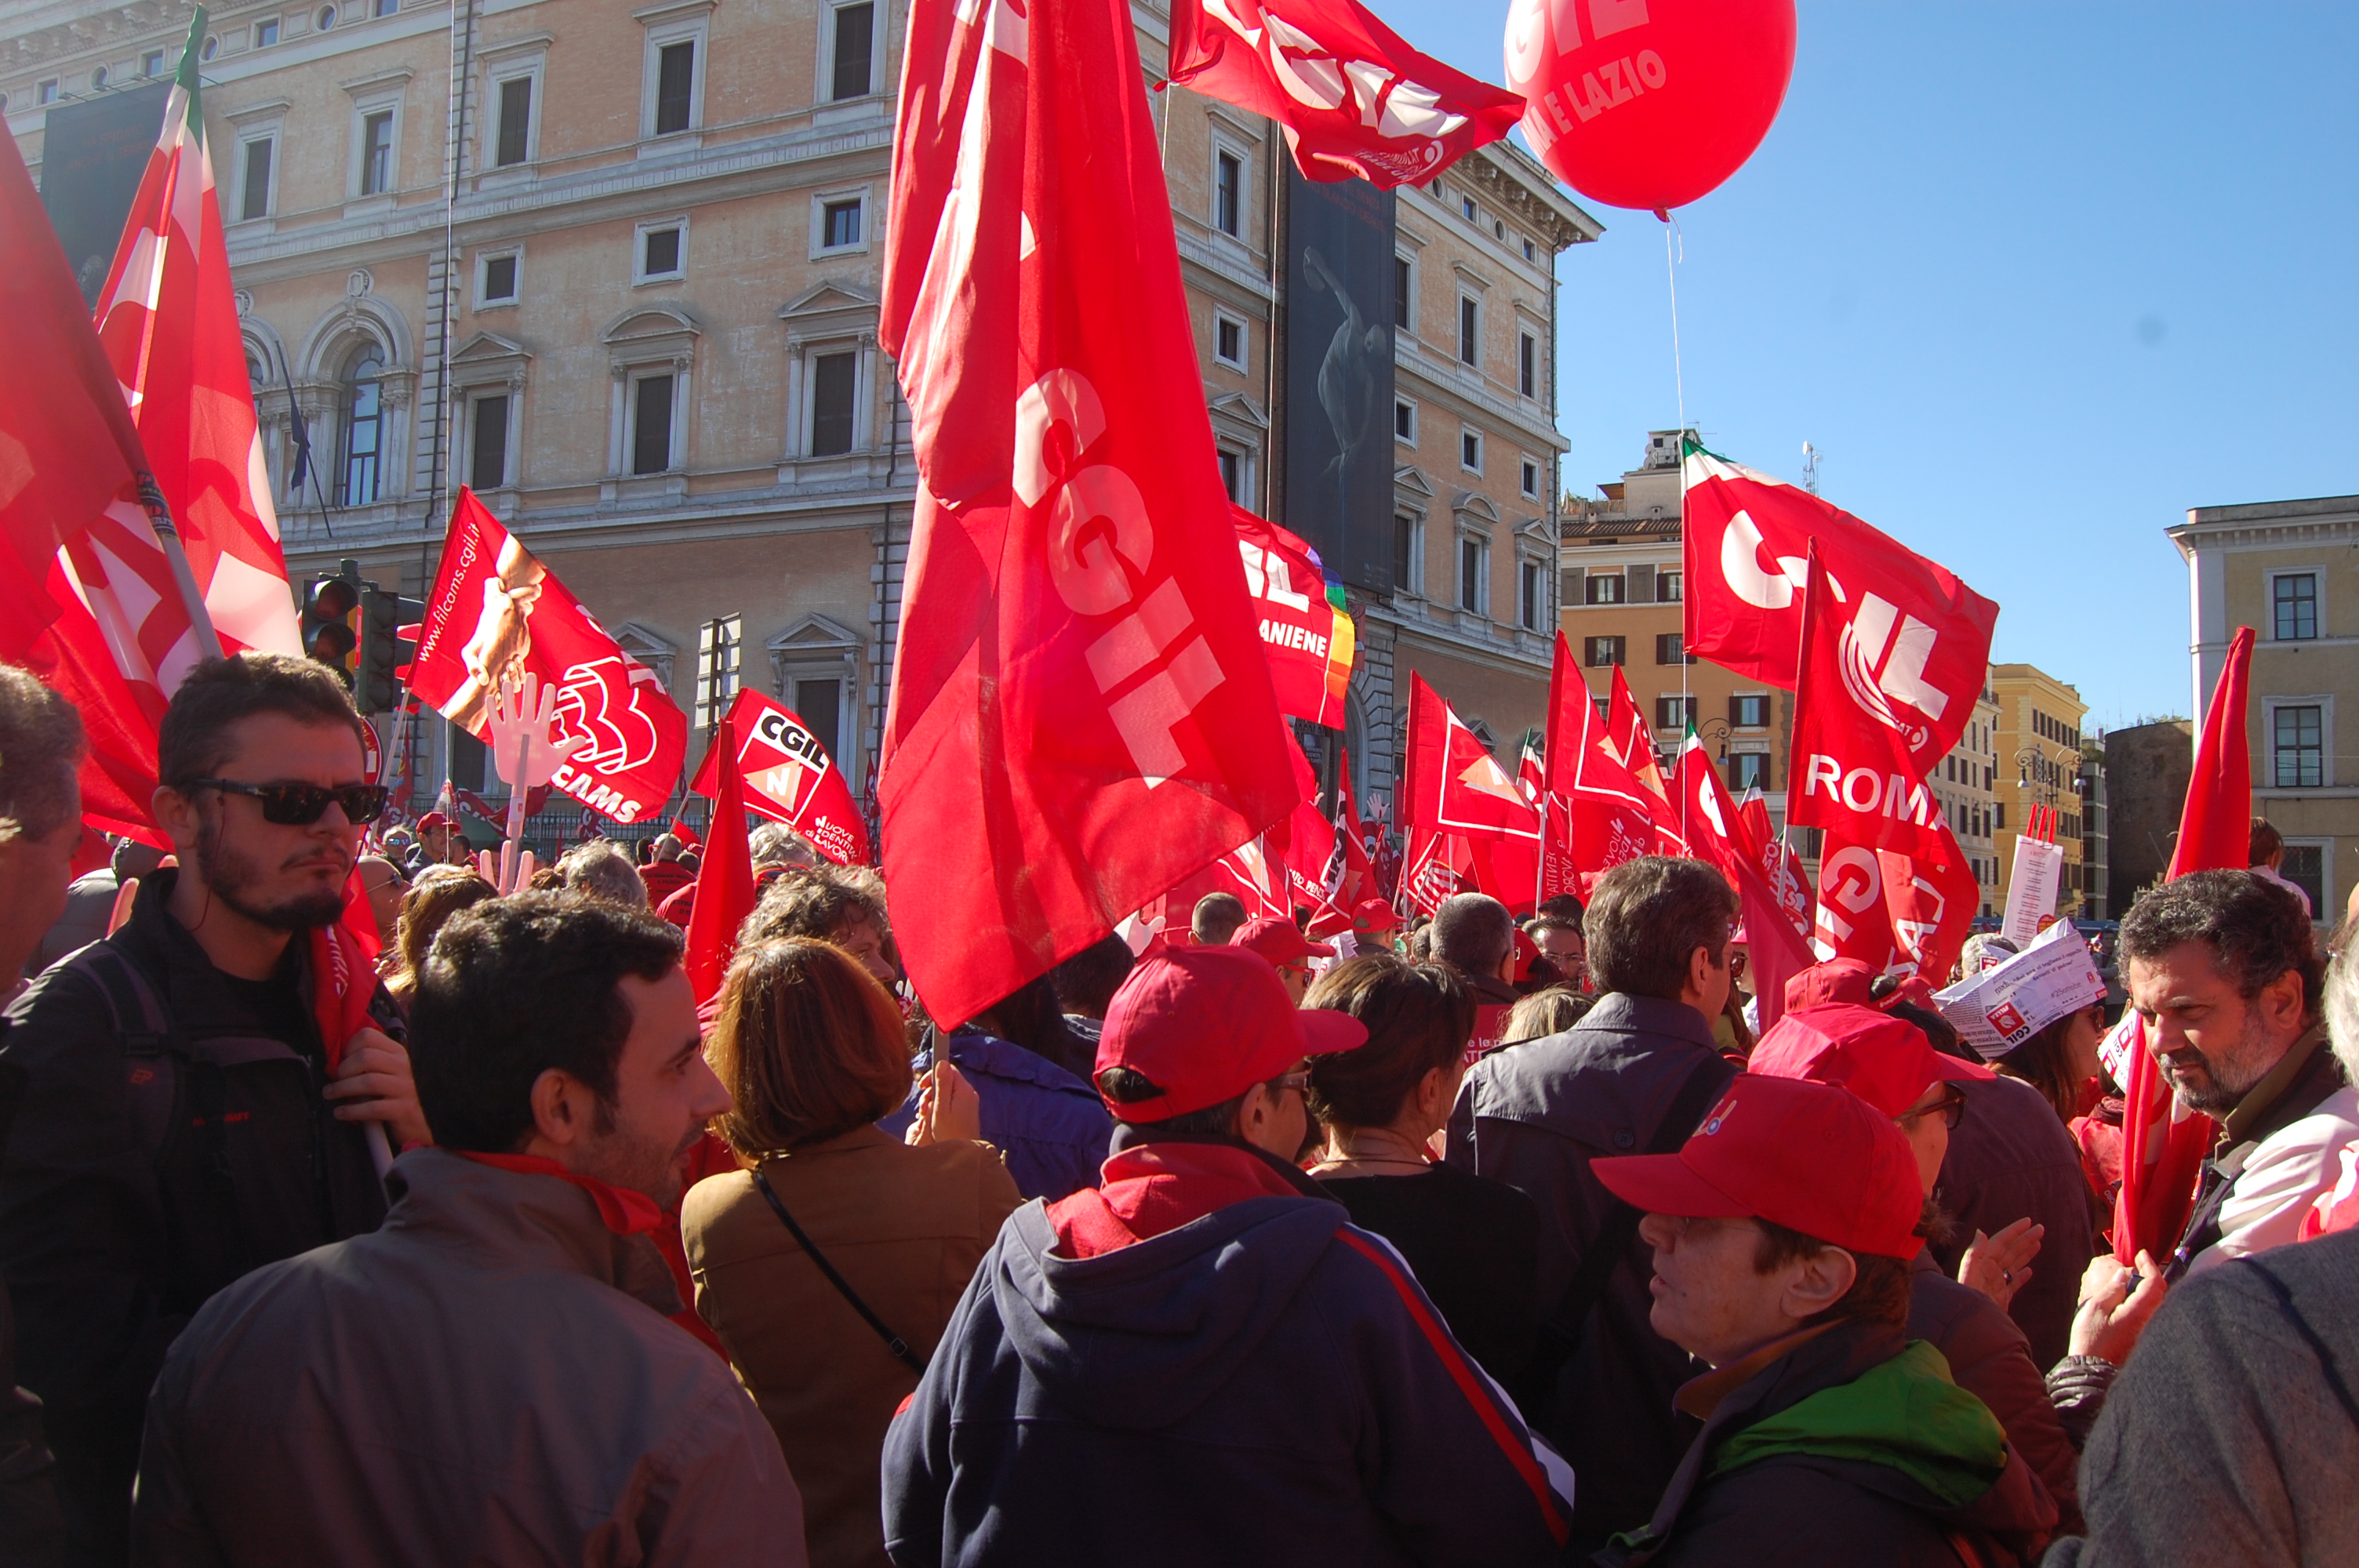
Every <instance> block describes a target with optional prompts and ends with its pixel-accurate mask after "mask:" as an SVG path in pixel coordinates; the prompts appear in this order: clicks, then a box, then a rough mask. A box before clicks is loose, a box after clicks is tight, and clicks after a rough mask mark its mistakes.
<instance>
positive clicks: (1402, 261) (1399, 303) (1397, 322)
mask: <svg viewBox="0 0 2359 1568" xmlns="http://www.w3.org/2000/svg"><path fill="white" fill-rule="evenodd" d="M1393 325H1394V326H1396V327H1398V328H1399V329H1400V330H1402V331H1404V332H1406V331H1408V330H1410V323H1409V268H1408V257H1407V256H1395V257H1393Z"/></svg>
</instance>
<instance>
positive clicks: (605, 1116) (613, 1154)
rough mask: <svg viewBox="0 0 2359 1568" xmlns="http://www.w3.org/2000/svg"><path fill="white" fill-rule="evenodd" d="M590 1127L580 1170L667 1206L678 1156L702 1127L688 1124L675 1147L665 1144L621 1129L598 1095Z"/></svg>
mask: <svg viewBox="0 0 2359 1568" xmlns="http://www.w3.org/2000/svg"><path fill="white" fill-rule="evenodd" d="M590 1130H591V1139H590V1141H589V1142H588V1143H587V1144H585V1145H584V1146H583V1148H582V1162H581V1164H580V1165H578V1166H577V1167H575V1168H576V1170H578V1171H579V1172H580V1173H581V1174H582V1175H585V1176H590V1177H592V1178H594V1179H596V1180H598V1181H601V1182H603V1183H605V1184H607V1185H608V1186H610V1187H621V1188H623V1189H625V1191H628V1192H635V1193H641V1194H644V1195H647V1196H648V1197H650V1198H653V1199H654V1200H655V1201H656V1202H657V1203H658V1205H660V1206H663V1207H664V1208H667V1209H669V1208H670V1207H672V1206H674V1205H676V1204H678V1203H679V1195H680V1190H681V1183H680V1170H679V1162H680V1158H681V1156H683V1155H685V1154H686V1153H687V1152H689V1150H690V1149H691V1148H693V1147H694V1146H695V1144H696V1140H697V1137H698V1135H699V1134H701V1132H702V1131H703V1129H702V1128H690V1130H689V1133H688V1136H687V1138H686V1139H685V1140H683V1141H681V1142H680V1143H679V1145H678V1146H677V1147H670V1146H667V1145H665V1144H663V1143H661V1142H658V1141H656V1140H655V1139H651V1138H648V1137H647V1136H645V1135H644V1134H641V1133H638V1132H636V1131H632V1130H626V1129H625V1128H624V1127H623V1126H622V1124H621V1123H620V1122H619V1121H618V1120H617V1119H615V1116H614V1106H613V1104H612V1103H610V1102H609V1101H607V1100H606V1099H605V1098H603V1097H602V1098H600V1099H599V1101H598V1108H597V1110H596V1111H595V1113H594V1114H593V1115H592V1119H591V1123H590Z"/></svg>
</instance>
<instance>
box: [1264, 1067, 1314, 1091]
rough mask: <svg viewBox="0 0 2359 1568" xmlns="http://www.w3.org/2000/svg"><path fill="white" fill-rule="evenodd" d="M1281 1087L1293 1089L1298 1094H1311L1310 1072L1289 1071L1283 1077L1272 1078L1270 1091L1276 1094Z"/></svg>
mask: <svg viewBox="0 0 2359 1568" xmlns="http://www.w3.org/2000/svg"><path fill="white" fill-rule="evenodd" d="M1280 1089H1292V1090H1294V1091H1295V1092H1296V1093H1297V1094H1305V1095H1307V1094H1309V1093H1310V1073H1309V1072H1307V1071H1306V1072H1300V1073H1288V1074H1287V1075H1286V1076H1284V1077H1282V1078H1272V1079H1270V1081H1269V1091H1270V1093H1272V1094H1276V1093H1277V1092H1278V1091H1279V1090H1280Z"/></svg>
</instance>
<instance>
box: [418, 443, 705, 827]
mask: <svg viewBox="0 0 2359 1568" xmlns="http://www.w3.org/2000/svg"><path fill="white" fill-rule="evenodd" d="M527 672H530V673H531V674H533V675H536V676H539V677H540V680H541V683H542V684H543V685H544V686H553V687H557V688H558V698H557V722H558V738H559V739H560V740H562V739H564V738H565V737H567V736H570V735H571V736H580V737H581V738H582V741H583V742H584V743H583V745H582V749H581V750H580V751H577V752H574V753H573V754H572V755H571V756H570V757H568V758H567V759H566V761H565V762H564V764H563V765H562V766H560V768H559V769H558V770H557V773H556V775H555V776H554V777H553V778H551V779H550V781H549V782H550V784H553V785H555V786H556V787H557V788H558V789H559V790H561V791H562V792H564V793H565V794H566V795H571V796H572V797H573V798H574V799H575V800H577V801H580V802H581V803H582V805H583V806H588V807H589V808H590V809H591V810H592V811H596V812H600V813H603V815H605V816H611V817H613V818H614V820H615V821H617V822H637V821H640V820H642V819H643V818H646V817H649V816H653V815H654V814H655V813H657V812H658V811H661V810H662V809H663V806H664V803H665V802H666V801H668V800H669V799H670V798H671V795H672V790H673V788H674V786H675V785H677V784H679V767H680V763H681V762H682V761H684V760H685V759H686V756H687V753H688V717H687V715H685V714H683V713H682V712H680V710H679V705H678V704H676V703H674V702H673V701H672V699H671V697H670V696H669V694H668V693H667V692H666V691H665V690H664V688H663V683H662V682H661V681H659V680H658V679H657V678H656V673H655V672H654V671H653V670H651V669H649V668H647V666H646V665H643V664H641V663H639V662H638V660H636V659H635V658H633V657H631V655H630V654H626V653H625V652H624V651H623V647H622V644H621V643H617V642H615V641H614V638H612V637H610V636H608V635H607V634H606V629H605V628H604V627H603V626H601V625H599V624H598V622H597V621H596V620H595V619H593V618H592V615H591V614H590V612H589V611H587V610H584V609H583V608H582V601H581V600H577V599H575V598H574V597H573V595H572V594H571V593H570V592H568V591H567V590H566V587H565V585H564V584H563V583H561V582H560V581H558V579H557V577H556V574H555V573H553V572H551V571H550V570H549V568H547V567H545V566H543V565H542V564H541V563H540V561H539V560H538V558H537V557H535V556H534V555H533V553H532V552H531V551H529V550H527V549H526V548H525V547H524V546H523V545H521V544H519V543H517V542H516V539H514V538H512V537H511V536H510V535H509V534H508V531H507V530H506V529H505V528H503V527H501V526H500V524H499V520H498V519H497V518H495V517H494V516H493V515H492V514H490V513H489V512H487V511H485V510H484V505H483V503H481V502H479V501H477V500H476V499H475V496H474V492H473V491H470V490H465V489H462V490H461V491H460V492H459V505H458V508H457V510H456V511H455V512H453V513H452V514H451V532H450V535H448V536H447V537H446V538H445V539H444V540H443V543H442V568H441V570H440V572H439V573H438V574H437V575H436V577H435V579H434V592H433V594H432V595H431V596H430V597H429V598H428V600H427V601H426V619H425V620H424V621H423V622H420V623H419V634H418V656H417V658H416V659H415V660H413V661H412V662H411V665H410V667H409V688H410V690H411V691H412V692H414V693H415V694H416V695H417V696H418V697H420V698H422V699H423V700H425V701H426V702H428V703H430V704H431V705H433V707H434V708H435V709H436V710H437V711H439V712H440V714H441V715H442V717H444V718H445V719H449V720H451V722H452V723H453V724H456V725H458V726H459V727H460V728H461V729H462V730H467V731H468V732H469V733H471V734H473V735H475V736H476V737H478V738H482V737H484V736H487V735H489V734H490V732H491V720H490V717H489V713H490V703H491V693H492V688H493V687H495V686H497V685H498V684H499V682H500V681H501V680H502V679H504V678H506V679H519V680H520V679H521V678H522V677H523V676H525V674H526V673H527Z"/></svg>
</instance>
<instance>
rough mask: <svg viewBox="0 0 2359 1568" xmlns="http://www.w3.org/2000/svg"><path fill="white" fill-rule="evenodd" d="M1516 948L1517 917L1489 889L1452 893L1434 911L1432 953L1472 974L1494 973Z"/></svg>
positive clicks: (1444, 961) (1446, 962)
mask: <svg viewBox="0 0 2359 1568" xmlns="http://www.w3.org/2000/svg"><path fill="white" fill-rule="evenodd" d="M1515 950H1516V917H1515V916H1514V915H1512V914H1508V913H1507V906H1506V904H1504V903H1500V902H1499V901H1498V900H1497V899H1495V898H1493V897H1492V896H1491V895H1490V894H1489V893H1484V892H1461V893H1452V894H1451V895H1450V896H1449V897H1448V898H1445V899H1443V900H1442V901H1441V906H1440V908H1439V909H1436V910H1435V911H1434V912H1433V956H1434V957H1436V958H1439V959H1440V960H1441V961H1442V962H1443V963H1445V964H1450V965H1454V966H1455V967H1456V968H1458V969H1460V970H1461V971H1462V972H1464V973H1466V974H1471V975H1495V974H1497V973H1498V972H1499V966H1500V964H1501V963H1502V962H1504V961H1505V960H1506V957H1507V955H1508V954H1510V953H1513V952H1514V951H1515Z"/></svg>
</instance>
